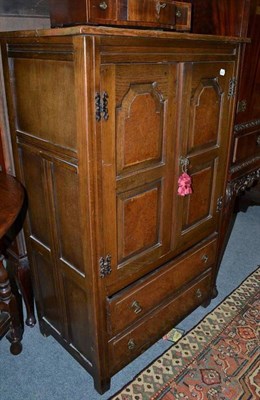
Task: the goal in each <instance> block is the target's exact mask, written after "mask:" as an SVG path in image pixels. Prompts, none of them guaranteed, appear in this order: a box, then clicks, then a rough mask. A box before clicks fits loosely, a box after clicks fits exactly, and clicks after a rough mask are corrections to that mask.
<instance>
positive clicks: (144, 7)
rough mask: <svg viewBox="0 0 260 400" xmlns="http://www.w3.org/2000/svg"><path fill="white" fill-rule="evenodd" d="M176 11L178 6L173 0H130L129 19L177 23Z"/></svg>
mask: <svg viewBox="0 0 260 400" xmlns="http://www.w3.org/2000/svg"><path fill="white" fill-rule="evenodd" d="M175 13H176V6H175V4H174V2H173V1H169V0H166V1H159V0H158V1H156V0H143V1H140V0H128V17H127V20H128V21H143V22H155V23H157V22H158V23H161V24H167V25H175V18H176V15H175Z"/></svg>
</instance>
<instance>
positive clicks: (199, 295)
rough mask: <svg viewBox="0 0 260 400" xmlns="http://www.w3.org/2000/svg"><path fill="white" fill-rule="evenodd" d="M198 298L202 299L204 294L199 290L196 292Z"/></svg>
mask: <svg viewBox="0 0 260 400" xmlns="http://www.w3.org/2000/svg"><path fill="white" fill-rule="evenodd" d="M196 296H197V298H198V299H201V297H202V292H201V290H200V289H198V290H197V291H196Z"/></svg>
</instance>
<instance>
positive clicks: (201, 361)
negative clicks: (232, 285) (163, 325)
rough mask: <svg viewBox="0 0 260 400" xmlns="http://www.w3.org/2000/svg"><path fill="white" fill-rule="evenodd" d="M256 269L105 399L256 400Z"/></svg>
mask: <svg viewBox="0 0 260 400" xmlns="http://www.w3.org/2000/svg"><path fill="white" fill-rule="evenodd" d="M259 288H260V268H258V270H256V271H255V272H254V273H253V274H252V275H251V276H249V277H248V278H247V279H246V280H245V281H244V282H243V283H242V284H241V285H240V286H239V287H238V288H237V289H236V290H235V291H234V292H233V293H232V294H231V295H229V296H228V297H227V298H226V299H225V300H224V301H223V302H222V303H221V304H220V305H219V306H218V307H217V308H215V310H214V311H212V312H211V313H210V314H208V315H207V316H206V317H205V318H204V319H203V320H202V321H201V322H200V323H199V324H198V325H197V326H196V327H195V328H193V329H192V330H191V331H190V332H189V333H187V334H186V335H185V336H184V337H183V338H182V339H180V340H179V341H178V343H177V344H175V345H173V346H172V347H171V348H170V349H169V350H167V352H166V353H164V354H163V355H162V356H161V357H160V358H158V359H157V360H156V361H154V362H153V363H152V364H151V365H150V366H149V367H148V368H147V369H145V370H144V371H142V372H141V373H140V374H139V375H138V376H137V377H136V378H135V379H134V380H133V381H132V382H131V383H129V384H128V385H127V386H126V387H125V388H123V389H122V390H121V391H120V392H119V393H117V394H116V395H114V397H112V398H111V399H110V400H148V399H149V400H175V399H177V400H187V399H195V400H204V399H205V400H249V399H260V366H259V358H260V350H259V349H260V346H259V345H260V342H259V325H260V324H259V321H260V290H259Z"/></svg>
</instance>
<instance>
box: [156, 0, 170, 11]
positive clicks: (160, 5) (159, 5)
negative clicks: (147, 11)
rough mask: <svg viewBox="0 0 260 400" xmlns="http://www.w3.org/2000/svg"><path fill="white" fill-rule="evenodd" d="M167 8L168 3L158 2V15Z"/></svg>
mask: <svg viewBox="0 0 260 400" xmlns="http://www.w3.org/2000/svg"><path fill="white" fill-rule="evenodd" d="M166 6H167V3H160V1H157V3H156V5H155V8H156V12H157V14H160V12H161V9H162V8H165V7H166Z"/></svg>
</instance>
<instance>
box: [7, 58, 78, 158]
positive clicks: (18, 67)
mask: <svg viewBox="0 0 260 400" xmlns="http://www.w3.org/2000/svg"><path fill="white" fill-rule="evenodd" d="M13 64H14V70H13V71H14V77H13V95H14V99H15V106H16V117H17V120H16V124H17V129H18V130H20V131H22V132H26V133H28V134H30V135H32V136H35V137H37V138H39V139H43V140H45V141H48V142H51V143H52V144H54V145H58V146H61V147H65V148H68V149H72V150H76V149H77V135H76V115H75V112H76V106H75V95H74V91H75V90H74V89H75V87H74V70H73V64H72V62H68V61H54V60H43V59H41V60H33V59H14V60H13Z"/></svg>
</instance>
